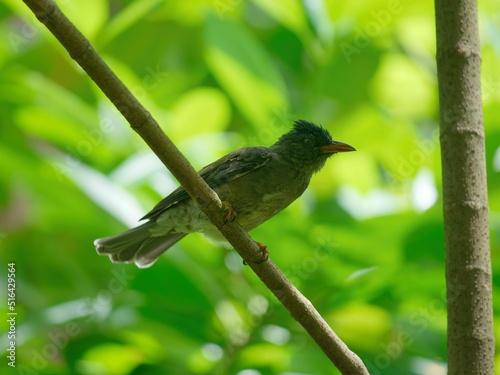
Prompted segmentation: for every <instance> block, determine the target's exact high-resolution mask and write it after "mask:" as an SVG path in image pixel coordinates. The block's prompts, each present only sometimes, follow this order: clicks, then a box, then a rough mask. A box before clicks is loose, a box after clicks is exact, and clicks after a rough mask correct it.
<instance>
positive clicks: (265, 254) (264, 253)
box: [255, 241, 269, 264]
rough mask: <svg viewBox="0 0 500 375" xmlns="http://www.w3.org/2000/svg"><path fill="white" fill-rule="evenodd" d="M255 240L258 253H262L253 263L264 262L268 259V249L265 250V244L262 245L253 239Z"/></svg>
mask: <svg viewBox="0 0 500 375" xmlns="http://www.w3.org/2000/svg"><path fill="white" fill-rule="evenodd" d="M255 242H256V243H257V245H259V253H261V254H262V258H261V259H259V260H258V261H257V262H255V263H257V264H261V263H264V262H265V261H266V260H268V259H269V250H267V246H266V245H263V244H261V243H260V242H257V241H255Z"/></svg>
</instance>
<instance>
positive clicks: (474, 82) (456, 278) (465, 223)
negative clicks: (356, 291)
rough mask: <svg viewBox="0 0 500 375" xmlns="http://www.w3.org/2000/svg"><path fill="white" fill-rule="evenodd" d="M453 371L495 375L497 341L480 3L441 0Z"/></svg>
mask: <svg viewBox="0 0 500 375" xmlns="http://www.w3.org/2000/svg"><path fill="white" fill-rule="evenodd" d="M436 36H437V39H436V41H437V68H438V69H437V70H438V83H439V105H440V113H441V115H440V130H441V134H440V141H441V160H442V166H443V214H444V233H445V251H446V286H447V304H448V374H450V375H472V374H474V375H480V374H481V375H482V374H484V375H490V374H493V372H494V360H495V339H494V334H493V308H492V290H491V288H492V287H491V263H490V243H489V212H488V194H487V184H486V161H485V145H484V143H485V142H484V127H483V115H482V102H481V72H480V66H481V55H480V45H479V31H478V15H477V2H476V0H436Z"/></svg>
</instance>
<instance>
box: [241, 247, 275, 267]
mask: <svg viewBox="0 0 500 375" xmlns="http://www.w3.org/2000/svg"><path fill="white" fill-rule="evenodd" d="M255 243H256V244H257V245H258V246H259V253H261V254H262V256H261V258H260V259H259V260H256V261H254V263H255V264H261V263H264V262H265V261H266V260H268V259H269V250H267V246H266V245H263V244H261V243H260V242H257V241H255ZM243 264H244V265H245V266H246V265H248V263H247V262H246V261H245V260H243Z"/></svg>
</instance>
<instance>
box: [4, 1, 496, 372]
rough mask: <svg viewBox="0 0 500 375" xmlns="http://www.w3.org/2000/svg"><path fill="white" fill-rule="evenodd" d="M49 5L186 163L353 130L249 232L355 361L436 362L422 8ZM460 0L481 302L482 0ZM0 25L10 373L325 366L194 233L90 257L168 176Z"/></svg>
mask: <svg viewBox="0 0 500 375" xmlns="http://www.w3.org/2000/svg"><path fill="white" fill-rule="evenodd" d="M58 3H60V6H61V7H62V9H63V11H64V12H65V13H66V14H67V15H68V17H69V18H70V19H71V20H73V21H74V23H75V24H76V26H77V27H78V28H80V30H81V31H82V32H83V33H84V34H85V35H86V36H87V37H88V38H89V39H90V40H91V41H92V43H93V44H94V46H95V47H96V49H97V50H98V51H99V53H100V54H101V55H102V56H103V58H104V59H105V60H106V62H107V63H108V64H109V65H110V66H111V67H112V68H113V69H114V70H115V72H116V73H117V74H118V75H119V77H121V78H122V79H123V80H124V81H125V83H126V84H127V85H128V87H129V88H130V89H131V91H132V92H133V93H134V94H135V95H136V96H137V97H138V98H139V99H140V100H141V101H142V103H143V104H144V105H146V107H147V108H148V109H149V110H150V111H151V113H152V114H153V116H154V117H155V118H156V119H157V120H158V121H159V123H160V124H161V125H162V126H163V128H164V130H165V131H166V132H167V134H168V135H169V136H170V137H171V138H172V139H173V140H174V141H175V142H176V143H177V145H178V146H179V147H180V148H181V150H182V151H183V152H184V153H185V154H186V155H187V157H188V158H189V159H190V160H191V162H192V163H193V164H194V165H195V166H196V167H197V168H201V167H202V166H203V165H205V164H207V163H208V162H209V161H212V160H214V159H216V158H218V157H220V156H222V155H224V154H225V153H227V152H229V151H232V150H234V149H236V148H238V147H242V146H245V145H270V144H272V143H273V142H274V140H276V138H277V137H278V136H279V135H281V134H282V133H284V132H286V131H287V130H288V129H289V127H290V125H291V122H292V121H293V120H294V119H297V118H305V119H309V120H312V121H314V122H317V123H320V124H322V125H323V126H325V127H326V128H328V129H329V130H330V131H331V132H332V134H333V135H334V138H335V139H338V140H341V141H344V142H347V143H350V144H352V145H354V146H355V147H356V148H357V149H358V151H357V152H356V153H349V154H344V155H339V156H337V157H335V158H333V159H332V160H330V161H329V162H328V164H327V167H326V168H325V169H324V170H323V171H322V172H321V173H319V174H318V175H316V176H315V177H314V179H313V181H312V183H311V186H310V188H309V190H308V191H307V192H306V193H305V194H304V196H303V197H302V198H300V199H299V200H298V201H296V202H295V203H294V204H293V205H292V206H291V207H289V208H288V209H287V210H286V211H285V212H283V213H281V214H280V215H278V216H277V217H275V218H273V219H272V220H270V221H269V222H268V223H266V224H265V225H263V226H262V227H261V228H258V229H256V230H254V231H253V232H252V236H253V237H254V238H256V239H258V240H259V241H261V242H264V243H265V244H267V245H268V247H269V248H270V249H271V257H272V259H273V261H274V262H276V263H277V264H278V265H279V266H280V267H281V268H282V269H283V270H284V272H285V273H286V274H287V275H288V276H289V277H290V278H291V279H292V280H293V281H294V282H295V283H296V285H297V286H298V287H299V288H300V290H301V291H302V292H303V293H304V294H305V295H306V296H307V297H308V298H309V299H310V300H311V301H312V302H313V303H314V305H315V306H316V307H317V308H318V310H319V311H320V312H321V314H322V315H323V316H324V317H325V318H326V320H327V321H328V323H329V324H330V325H331V326H332V327H333V328H334V330H335V331H336V332H337V333H338V334H339V336H340V337H341V338H342V339H343V340H344V341H345V342H346V343H347V344H348V345H349V346H350V348H352V350H354V351H355V352H357V353H358V354H359V355H360V356H361V358H362V359H363V360H364V361H365V363H366V364H367V366H368V368H369V370H370V372H371V373H372V374H426V375H431V374H432V375H438V374H444V373H445V361H446V347H445V346H446V336H445V328H446V306H445V302H444V293H445V289H444V268H443V263H444V254H443V229H442V225H443V223H442V210H441V205H442V202H441V177H440V156H439V142H438V102H437V83H436V67H435V62H434V55H435V43H434V33H435V28H434V18H433V3H432V2H431V1H419V2H416V1H406V0H401V1H399V0H392V1H380V0H377V1H359V2H336V1H333V0H316V1H313V0H311V1H304V2H301V1H298V0H282V1H265V0H251V1H250V0H249V1H243V0H196V1H195V0H192V1H182V2H181V1H173V0H164V1H159V0H141V1H139V0H135V1H132V0H130V1H125V0H123V1H121V0H86V1H83V0H73V1H59V2H58ZM479 13H480V14H479V16H480V28H481V40H482V57H483V65H482V83H483V99H484V120H485V131H486V152H487V155H486V156H487V168H488V178H489V182H488V188H489V202H490V209H491V245H492V260H493V269H494V278H493V282H494V297H495V299H494V308H495V315H496V316H498V314H500V305H499V301H500V298H498V297H499V296H498V293H499V292H498V285H499V283H500V279H499V276H498V275H500V273H499V272H498V271H499V268H500V259H499V255H498V251H499V247H500V242H499V241H500V240H499V238H500V215H499V213H500V183H499V182H500V173H499V171H500V148H499V144H500V106H499V104H500V74H499V73H500V68H499V67H500V64H499V60H500V8H499V6H498V3H496V2H494V1H493V0H489V1H480V4H479ZM0 31H1V32H0V38H1V39H2V40H1V43H0V121H1V126H0V168H1V170H2V173H1V174H0V179H1V182H2V183H1V184H0V199H1V202H0V229H1V231H0V232H1V238H0V241H1V242H0V246H1V247H2V251H1V254H0V259H1V264H2V265H3V266H2V267H4V269H5V272H4V271H2V275H5V274H6V268H7V263H8V262H15V263H16V269H17V279H16V280H17V311H18V313H19V315H18V322H17V339H18V342H17V368H16V370H17V373H21V374H91V375H92V374H95V375H100V374H111V375H123V374H238V375H259V374H261V375H267V374H281V375H285V374H286V375H291V374H294V375H298V374H301V375H306V374H338V371H336V370H335V369H334V368H332V365H331V364H330V363H329V362H328V360H327V359H326V357H325V356H324V355H323V354H322V352H321V351H320V350H319V349H318V347H317V346H316V345H315V344H314V343H313V342H312V340H311V339H310V338H309V337H308V336H307V335H306V334H305V333H304V331H303V329H302V328H301V327H300V326H298V325H297V323H295V322H294V321H293V319H292V318H291V317H290V315H289V314H288V313H287V312H286V310H284V308H283V307H282V306H281V305H280V304H279V303H278V302H277V300H276V299H275V298H274V297H273V296H272V295H271V294H270V293H269V292H268V291H267V290H266V289H265V288H264V287H263V285H262V284H261V283H260V282H259V280H258V279H257V278H256V277H255V276H254V275H253V274H252V272H251V271H250V270H249V269H248V268H246V267H244V266H243V265H242V263H241V259H239V257H238V256H237V254H236V253H235V252H234V251H231V250H228V249H225V248H221V247H219V246H215V245H213V244H211V243H209V242H207V241H206V240H205V239H203V238H202V237H201V236H200V235H197V234H196V235H191V236H189V237H187V238H186V239H184V240H183V241H182V242H180V243H179V244H178V245H177V246H176V247H175V248H173V249H172V250H170V251H169V252H168V253H167V254H166V255H164V256H163V257H162V258H161V259H160V260H159V261H158V262H157V263H156V264H155V265H154V266H153V267H152V268H149V269H146V270H138V269H136V268H135V267H134V266H133V265H115V264H111V263H110V262H109V260H108V259H107V258H104V257H99V256H97V254H96V253H95V250H94V247H93V244H92V242H93V240H94V239H95V238H98V237H103V236H107V235H111V234H115V233H119V232H120V231H123V230H125V229H126V228H128V227H131V226H133V225H135V224H136V223H137V219H138V218H140V217H141V216H142V215H143V214H144V213H145V212H147V211H148V210H149V209H151V208H152V206H153V205H154V204H155V203H156V202H157V201H158V200H159V199H160V198H161V197H162V196H165V195H166V194H167V193H169V191H171V190H172V189H173V188H174V187H175V186H176V182H175V180H173V178H172V177H171V175H170V174H169V173H168V171H166V170H165V169H164V167H163V166H162V165H161V164H160V163H159V162H158V161H157V160H156V158H155V156H154V155H152V153H151V152H150V150H149V149H148V148H147V147H146V145H145V144H144V143H143V142H142V140H141V139H140V138H139V137H138V136H137V135H136V134H135V133H134V132H133V131H131V130H130V128H128V127H127V124H126V123H125V122H124V120H123V118H122V117H121V116H120V115H119V114H118V113H117V111H116V110H115V109H114V108H113V107H112V106H111V105H110V103H109V102H108V101H107V99H106V98H105V97H104V96H103V94H102V93H100V92H99V90H98V89H97V88H96V87H95V85H94V84H93V83H92V82H91V81H90V79H89V78H88V77H87V76H86V75H85V74H84V73H83V72H82V71H81V69H80V68H79V67H78V66H77V65H76V64H75V63H74V62H72V61H71V59H70V58H69V57H68V55H67V53H66V52H65V51H64V50H63V48H62V47H61V46H60V45H59V44H58V42H57V41H56V40H55V39H54V38H53V37H52V36H51V35H50V34H49V33H48V32H47V31H46V30H45V28H44V27H42V26H41V25H40V24H39V23H38V22H37V21H36V19H34V17H33V15H32V14H31V13H30V12H29V11H28V10H27V8H26V6H24V4H22V2H20V1H14V0H2V1H0ZM2 278H3V280H2V285H4V283H5V276H2ZM5 289H6V288H5V287H2V290H1V292H0V293H1V295H0V297H1V299H2V300H3V301H5V300H6V295H5ZM1 305H2V307H1V309H0V310H1V311H2V314H5V313H6V312H7V310H6V303H2V304H1ZM4 316H5V315H4ZM0 327H1V330H2V331H3V332H5V331H6V330H7V328H8V326H7V323H6V321H5V319H2V320H1V322H0ZM495 334H496V336H497V342H498V341H499V340H498V336H499V327H498V322H497V323H495ZM0 337H1V342H2V347H4V346H7V345H6V343H7V338H6V335H5V334H2V335H1V336H0ZM2 358H3V359H2V365H1V366H2V372H3V371H4V369H9V368H8V367H7V365H6V362H7V359H6V358H5V356H2ZM497 362H500V357H498V359H497ZM498 368H500V366H498V367H497V374H500V372H499V371H500V370H498Z"/></svg>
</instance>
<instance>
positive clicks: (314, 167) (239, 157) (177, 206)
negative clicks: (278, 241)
mask: <svg viewBox="0 0 500 375" xmlns="http://www.w3.org/2000/svg"><path fill="white" fill-rule="evenodd" d="M348 151H356V150H355V148H354V147H352V146H350V145H348V144H346V143H342V142H339V141H334V140H333V139H332V137H331V135H330V133H329V132H328V131H327V130H326V129H325V128H323V127H322V126H319V125H316V124H314V123H312V122H310V121H306V120H296V121H294V123H293V126H292V129H291V130H290V131H289V132H287V133H285V134H284V135H282V136H281V137H279V139H278V140H277V141H276V143H274V144H273V145H272V146H271V147H261V146H253V147H244V148H241V149H238V150H236V151H233V152H231V153H229V154H228V155H226V156H223V157H222V158H220V159H219V160H217V161H215V162H213V163H211V164H209V165H207V166H206V167H204V168H202V169H201V170H200V171H199V172H198V173H199V174H200V176H201V177H202V178H203V179H204V180H205V181H206V183H207V184H208V186H210V187H211V188H212V189H213V190H214V191H215V192H216V193H217V195H218V196H219V198H220V199H221V201H222V202H224V204H225V205H227V207H228V212H230V214H229V217H228V218H230V219H233V218H234V216H235V215H236V218H237V220H238V222H239V224H240V225H241V226H242V227H243V229H244V230H245V231H247V232H248V231H251V230H252V229H254V228H256V227H257V226H259V225H260V224H262V223H264V222H265V221H267V220H269V219H270V218H271V217H273V216H274V215H276V214H277V213H278V212H280V211H282V210H283V209H285V208H286V207H288V206H289V205H290V204H291V203H292V202H293V201H295V200H296V199H297V198H298V197H300V196H301V195H302V193H303V192H304V191H305V190H306V188H307V187H308V185H309V182H310V180H311V177H312V176H313V175H314V174H315V173H316V172H318V171H320V170H321V169H322V168H323V166H324V165H325V163H326V160H327V159H328V158H329V157H330V156H332V155H334V154H337V153H340V152H348ZM143 220H147V221H146V222H145V223H144V224H142V225H139V226H138V227H135V228H133V229H130V230H127V231H125V232H123V233H122V234H118V235H115V236H111V237H105V238H100V239H97V240H95V241H94V245H95V247H96V250H97V253H98V254H99V255H108V256H109V258H110V259H111V261H112V262H114V263H131V262H134V263H135V264H136V265H137V266H138V267H139V268H147V267H150V266H151V265H153V263H154V262H155V261H156V260H157V259H158V258H159V257H160V255H161V254H163V253H164V252H165V251H167V250H168V249H169V248H170V247H171V246H172V245H174V244H175V243H177V242H178V241H179V240H181V239H182V238H183V237H185V236H186V235H187V234H189V233H193V232H201V233H202V234H204V235H206V236H207V237H209V238H210V239H213V240H215V241H220V240H222V241H223V240H224V237H223V236H222V235H221V233H220V232H219V231H218V230H217V228H216V227H215V226H214V225H213V224H212V223H211V221H210V219H209V218H208V217H207V216H206V215H205V214H204V213H203V212H202V211H201V210H200V209H199V208H198V207H197V205H196V203H195V202H194V201H193V199H191V197H190V196H189V195H188V193H187V192H186V190H185V189H184V188H183V187H182V186H179V187H178V188H177V189H175V190H174V191H173V192H172V193H171V194H169V195H168V196H167V197H166V198H164V199H162V200H161V201H160V202H159V203H158V204H157V205H156V206H154V207H153V209H152V210H151V211H150V212H149V213H148V214H146V215H145V216H144V217H142V218H141V219H140V221H143ZM259 246H261V249H262V250H265V247H262V245H260V244H259Z"/></svg>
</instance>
